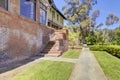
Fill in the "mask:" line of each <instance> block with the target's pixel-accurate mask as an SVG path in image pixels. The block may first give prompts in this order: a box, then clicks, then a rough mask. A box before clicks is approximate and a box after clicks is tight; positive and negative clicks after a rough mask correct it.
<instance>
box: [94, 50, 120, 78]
mask: <svg viewBox="0 0 120 80" xmlns="http://www.w3.org/2000/svg"><path fill="white" fill-rule="evenodd" d="M93 53H94V55H95V57H96V58H97V60H98V62H99V63H100V65H101V67H102V69H103V71H104V72H105V74H106V76H107V78H108V80H120V59H118V58H116V57H114V56H111V55H110V54H108V53H107V52H103V51H94V52H93Z"/></svg>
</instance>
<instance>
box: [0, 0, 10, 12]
mask: <svg viewBox="0 0 120 80" xmlns="http://www.w3.org/2000/svg"><path fill="white" fill-rule="evenodd" d="M4 1H5V4H4V7H1V6H0V8H2V9H5V10H7V11H8V0H4Z"/></svg>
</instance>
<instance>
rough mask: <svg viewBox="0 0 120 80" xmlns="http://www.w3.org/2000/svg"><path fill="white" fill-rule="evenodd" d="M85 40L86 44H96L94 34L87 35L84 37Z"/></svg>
mask: <svg viewBox="0 0 120 80" xmlns="http://www.w3.org/2000/svg"><path fill="white" fill-rule="evenodd" d="M85 40H86V43H87V44H91V45H93V44H96V38H95V37H94V36H88V37H86V39H85Z"/></svg>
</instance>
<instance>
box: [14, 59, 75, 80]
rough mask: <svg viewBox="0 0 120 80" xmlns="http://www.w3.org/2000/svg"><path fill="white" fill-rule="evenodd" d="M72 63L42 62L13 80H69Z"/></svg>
mask: <svg viewBox="0 0 120 80" xmlns="http://www.w3.org/2000/svg"><path fill="white" fill-rule="evenodd" d="M72 65H73V64H72V63H68V62H56V61H42V62H40V63H39V64H36V65H33V66H32V67H30V68H28V69H27V70H25V71H23V72H21V73H19V74H18V75H16V76H15V77H14V78H13V79H12V80H68V78H69V76H70V73H71V71H72Z"/></svg>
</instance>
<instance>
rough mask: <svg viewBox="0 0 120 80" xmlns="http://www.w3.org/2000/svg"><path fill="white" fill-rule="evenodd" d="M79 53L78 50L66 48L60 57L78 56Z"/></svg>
mask: <svg viewBox="0 0 120 80" xmlns="http://www.w3.org/2000/svg"><path fill="white" fill-rule="evenodd" d="M79 55H80V50H68V51H67V52H65V53H64V54H63V55H62V57H65V58H78V57H79Z"/></svg>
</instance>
